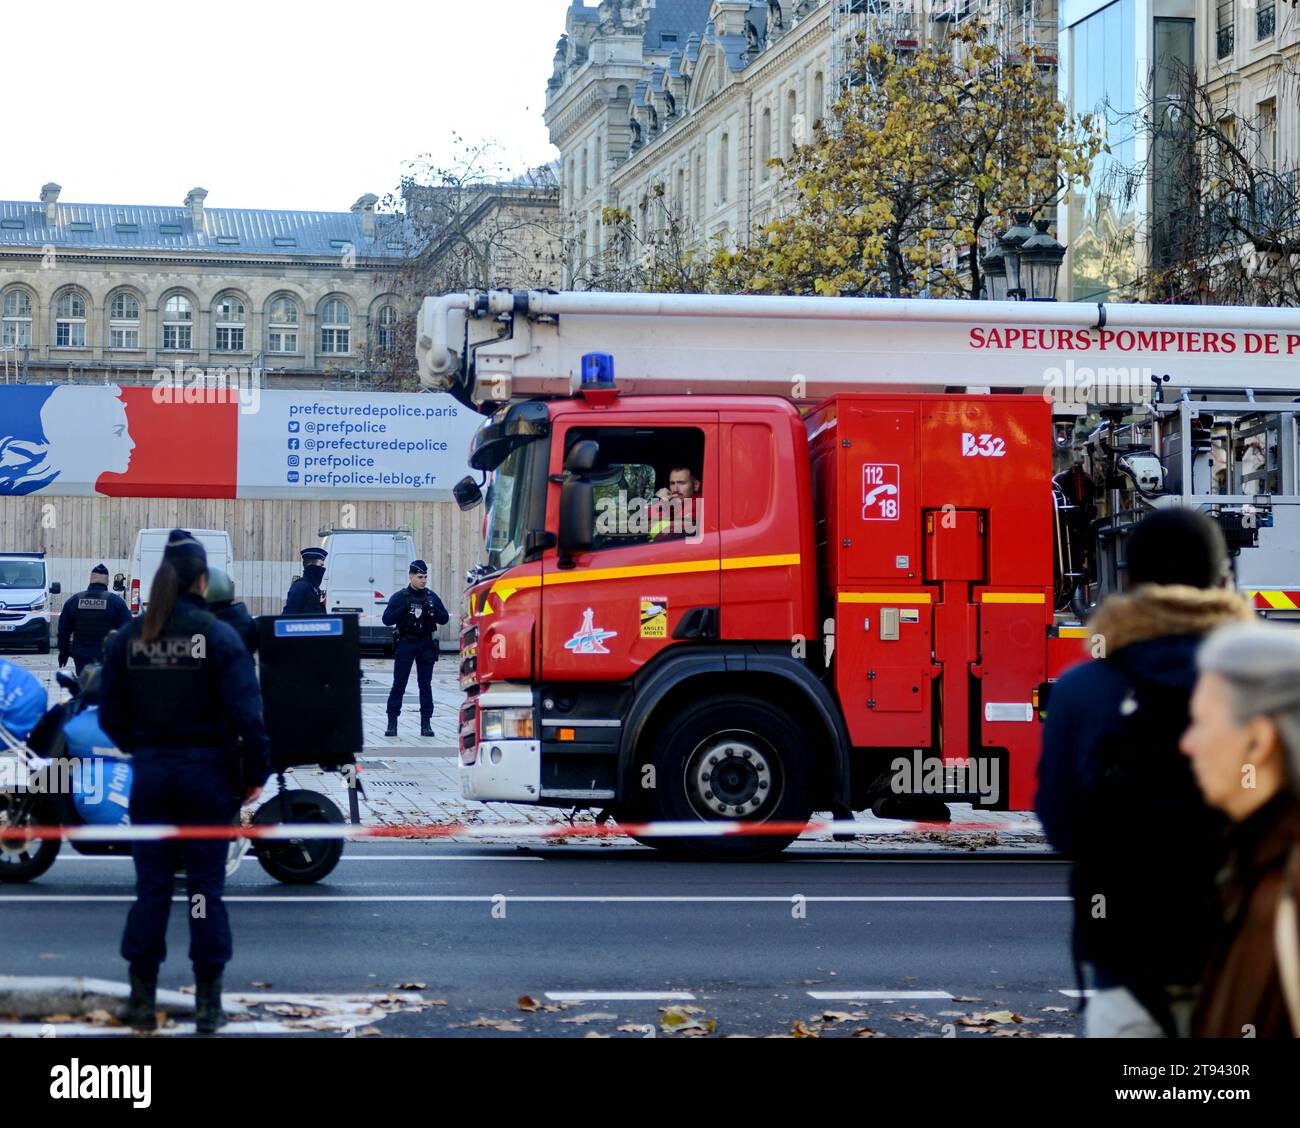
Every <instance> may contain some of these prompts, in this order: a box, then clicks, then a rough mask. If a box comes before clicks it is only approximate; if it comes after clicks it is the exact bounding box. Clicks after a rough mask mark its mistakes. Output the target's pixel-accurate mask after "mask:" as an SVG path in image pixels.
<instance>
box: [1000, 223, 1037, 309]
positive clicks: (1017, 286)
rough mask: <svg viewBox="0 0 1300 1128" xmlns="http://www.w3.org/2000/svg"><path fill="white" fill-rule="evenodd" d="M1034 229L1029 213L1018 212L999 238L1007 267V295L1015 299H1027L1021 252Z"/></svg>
mask: <svg viewBox="0 0 1300 1128" xmlns="http://www.w3.org/2000/svg"><path fill="white" fill-rule="evenodd" d="M1033 234H1034V229H1033V228H1032V227H1030V226H1029V213H1028V212H1017V213H1016V222H1015V223H1014V224H1013V225H1012V226H1011V227H1008V228H1007V230H1006V231H1004V232H1003V233H1002V235H1001V236H1000V237H999V239H998V245H999V246H1000V247H1001V248H1002V258H1003V261H1004V262H1005V263H1006V268H1007V297H1008V298H1010V299H1012V300H1013V301H1021V302H1023V301H1024V300H1025V297H1026V294H1025V289H1024V287H1023V286H1022V285H1021V281H1022V280H1021V277H1020V254H1021V251H1020V249H1021V247H1022V246H1024V244H1025V242H1026V241H1027V240H1029V239H1031V238H1032V237H1033Z"/></svg>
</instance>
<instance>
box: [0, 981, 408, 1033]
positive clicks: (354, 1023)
mask: <svg viewBox="0 0 1300 1128" xmlns="http://www.w3.org/2000/svg"><path fill="white" fill-rule="evenodd" d="M223 997H224V998H226V999H228V1000H230V1001H232V1002H238V1003H242V1004H243V1005H245V1006H257V1005H259V1004H267V1003H273V1004H281V1005H286V1004H287V1005H289V1006H297V1007H306V1008H311V1009H312V1011H313V1013H312V1014H311V1015H310V1016H306V1015H304V1016H301V1017H298V1016H295V1017H292V1018H278V1017H270V1018H260V1019H254V1020H252V1021H249V1022H239V1021H235V1022H228V1023H227V1024H226V1025H225V1026H223V1027H222V1028H221V1034H222V1036H223V1037H225V1036H226V1035H229V1034H320V1033H325V1034H331V1033H333V1034H340V1035H343V1036H345V1037H346V1036H348V1035H349V1034H350V1032H351V1031H354V1030H355V1029H357V1028H358V1027H362V1026H373V1025H374V1024H375V1023H377V1022H382V1021H383V1020H384V1018H385V1017H386V1016H387V1015H388V1014H389V1013H390V1012H389V1011H387V1010H385V1009H384V1008H383V1007H381V1006H380V1005H379V1004H380V1003H381V1002H387V1003H389V1004H392V1003H401V1004H403V1005H405V1006H412V1007H415V1006H422V1005H423V1003H424V998H423V996H422V995H420V994H418V993H413V992H408V991H391V992H387V993H367V994H356V995H311V994H290V993H285V992H275V993H272V992H266V991H226V992H224V993H223ZM51 1033H53V1034H54V1035H55V1036H56V1037H60V1038H68V1037H86V1038H91V1037H98V1038H106V1037H107V1038H112V1037H119V1038H120V1037H127V1036H130V1035H132V1034H133V1033H134V1031H132V1030H131V1029H130V1027H126V1026H100V1025H96V1024H94V1023H88V1022H60V1023H44V1022H15V1023H3V1022H0V1038H5V1037H8V1038H48V1037H50V1035H51ZM157 1033H158V1034H161V1035H163V1036H165V1037H177V1036H184V1035H188V1034H193V1033H194V1023H193V1022H192V1021H184V1022H181V1021H178V1022H177V1023H176V1025H175V1026H168V1027H163V1028H162V1029H160V1030H158V1031H157ZM352 1036H355V1035H352Z"/></svg>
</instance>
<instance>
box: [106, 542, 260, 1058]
mask: <svg viewBox="0 0 1300 1128" xmlns="http://www.w3.org/2000/svg"><path fill="white" fill-rule="evenodd" d="M207 581H208V561H207V554H206V552H205V551H204V549H203V545H202V544H200V543H199V542H198V541H197V540H195V539H194V536H193V535H192V534H191V533H189V532H187V531H186V530H184V529H173V530H172V531H171V534H170V536H169V537H168V539H167V548H166V549H165V550H164V552H163V560H162V564H161V565H160V567H159V568H158V574H157V575H156V576H155V577H154V581H153V586H152V588H151V589H150V592H149V608H148V611H147V612H146V613H145V614H144V615H143V616H142V617H141V618H138V619H133V620H132V621H131V623H130V624H129V625H128V626H126V627H124V628H123V629H121V630H119V631H118V632H117V633H116V634H114V635H113V637H112V638H111V639H110V640H109V643H108V646H107V648H106V653H105V656H104V673H103V687H102V692H101V695H100V705H99V721H100V724H101V726H102V727H103V729H104V731H105V732H106V733H107V734H108V736H109V737H110V739H112V741H113V743H114V744H116V745H117V747H118V748H120V749H122V751H124V752H127V753H129V754H130V755H131V767H132V773H133V774H132V780H131V801H130V813H131V824H132V825H133V826H148V825H150V824H154V825H157V824H164V825H179V826H186V827H202V826H226V827H228V826H230V825H231V824H232V823H234V822H235V820H236V819H237V818H238V817H239V808H240V802H241V800H242V801H243V803H245V804H248V803H253V802H255V801H256V800H257V798H258V796H259V795H260V794H261V791H262V784H264V783H265V782H266V779H267V777H268V776H269V775H270V772H271V759H270V740H269V738H268V737H267V732H266V726H265V724H264V723H263V721H262V696H261V694H260V693H259V692H258V686H257V678H256V676H255V674H254V672H253V660H252V658H251V657H249V654H248V650H247V649H246V648H245V646H244V644H243V642H241V641H240V639H239V637H238V636H237V635H236V634H235V632H234V631H233V630H232V629H231V628H230V627H228V626H226V624H225V623H221V622H218V621H217V619H216V618H214V617H213V616H212V614H211V613H210V612H209V611H208V610H207V609H206V606H205V603H204V598H203V597H204V592H205V591H206V590H207ZM236 741H238V742H239V743H238V747H239V752H238V754H236V753H235V752H233V751H232V749H233V748H234V747H235V746H236ZM228 845H229V844H228V842H227V841H226V840H225V839H220V838H215V839H206V838H196V839H182V840H181V841H180V842H179V843H178V842H174V841H165V840H164V841H157V842H136V843H134V844H133V846H132V850H131V853H132V856H133V858H134V860H135V876H136V900H135V904H134V905H132V907H131V911H130V914H129V915H128V916H127V921H126V932H125V934H124V935H123V937H122V949H121V950H122V958H123V959H125V960H126V961H127V964H128V966H129V970H130V978H131V997H130V1000H129V1001H128V1003H127V1006H126V1009H125V1010H124V1011H123V1013H122V1015H121V1019H122V1021H123V1022H125V1023H126V1024H127V1025H129V1026H131V1027H133V1028H134V1029H136V1030H154V1029H156V1025H157V1015H156V999H157V988H158V971H159V968H160V967H161V966H162V963H163V960H164V959H165V958H166V955H167V943H166V941H167V918H168V916H169V915H170V913H171V907H172V887H173V883H174V878H175V870H176V864H177V859H178V857H179V858H180V859H182V860H183V863H184V868H185V880H186V894H187V899H186V904H187V905H189V906H190V912H189V914H188V915H189V918H190V952H189V954H190V961H191V962H192V964H193V966H194V981H195V985H196V990H195V1025H196V1028H197V1030H198V1032H199V1033H200V1034H211V1033H213V1032H214V1031H216V1029H217V1028H218V1027H219V1026H221V1025H222V1023H223V1022H224V1021H225V1015H224V1014H223V1012H222V1009H221V980H222V973H223V971H224V970H225V966H226V964H227V963H228V962H229V961H230V957H231V951H232V946H231V938H230V923H229V919H228V917H227V915H226V908H225V905H224V904H223V903H222V899H221V898H222V894H223V892H224V891H225V883H226V858H227V850H228Z"/></svg>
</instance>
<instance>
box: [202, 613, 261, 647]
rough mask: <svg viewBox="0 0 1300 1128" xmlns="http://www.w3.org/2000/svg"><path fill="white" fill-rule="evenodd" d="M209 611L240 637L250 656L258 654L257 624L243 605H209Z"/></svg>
mask: <svg viewBox="0 0 1300 1128" xmlns="http://www.w3.org/2000/svg"><path fill="white" fill-rule="evenodd" d="M208 610H209V611H211V612H212V613H213V614H214V615H215V616H216V617H217V618H218V619H220V620H221V621H222V622H223V623H225V624H226V626H228V627H230V629H231V630H233V631H234V632H235V634H237V635H239V638H240V641H241V642H243V644H244V645H245V646H246V647H248V652H249V654H256V653H257V642H258V637H257V624H256V623H255V622H253V616H252V615H250V614H249V613H248V608H247V607H246V606H245V605H244V604H243V603H209V604H208Z"/></svg>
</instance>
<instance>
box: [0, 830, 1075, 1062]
mask: <svg viewBox="0 0 1300 1128" xmlns="http://www.w3.org/2000/svg"><path fill="white" fill-rule="evenodd" d="M132 889H133V875H132V868H131V865H130V862H129V861H125V860H118V859H111V860H109V859H88V858H83V857H80V856H78V855H76V854H74V853H73V852H72V851H71V850H70V848H68V847H66V846H65V848H64V852H63V853H62V854H61V855H60V857H59V860H58V861H57V862H56V863H55V865H54V867H53V869H51V870H50V871H49V872H48V873H47V874H46V875H45V876H44V877H42V878H41V879H39V880H38V881H37V882H35V883H32V884H30V885H23V886H13V885H9V886H0V906H3V907H2V908H0V920H3V922H4V923H3V932H2V933H0V935H2V937H3V944H4V948H3V955H0V974H11V975H44V976H49V975H89V976H96V977H102V978H109V979H115V980H121V979H124V978H125V974H124V973H125V969H124V967H123V965H122V963H121V961H120V959H119V958H118V957H117V945H118V941H119V939H120V934H121V929H122V924H123V921H124V920H125V916H126V912H127V908H128V905H129V903H130V901H131V898H132ZM179 893H183V888H181V887H179V886H178V894H179ZM228 900H229V902H230V905H231V916H232V920H233V925H234V930H235V949H236V951H235V959H234V962H233V963H232V964H231V965H230V967H229V968H228V969H227V976H226V989H227V991H231V990H234V989H243V988H248V987H251V986H253V985H260V986H265V985H267V984H271V985H273V988H274V990H275V991H277V992H293V993H312V994H325V995H331V994H340V995H342V994H348V993H355V992H371V991H383V990H388V989H396V988H404V989H407V990H411V991H418V992H419V994H420V995H421V997H422V998H423V999H424V1000H426V1002H427V1003H429V1004H431V1005H422V1006H419V1007H414V1008H411V1009H409V1010H407V1011H405V1012H403V1013H396V1014H390V1015H388V1016H387V1017H385V1019H384V1020H383V1022H382V1024H381V1026H382V1033H384V1034H387V1035H397V1034H406V1035H428V1034H447V1033H452V1034H476V1035H491V1034H493V1033H500V1032H501V1030H500V1027H499V1025H498V1024H499V1023H501V1022H505V1023H507V1024H509V1025H508V1026H507V1031H509V1030H510V1027H515V1026H517V1027H519V1028H521V1029H522V1031H523V1032H525V1033H531V1034H544V1035H567V1036H576V1035H581V1034H585V1033H588V1032H589V1031H600V1032H604V1033H610V1034H617V1036H622V1037H632V1036H636V1031H634V1030H633V1029H626V1030H623V1031H618V1027H619V1026H626V1027H629V1028H631V1027H643V1028H644V1031H645V1032H646V1033H649V1032H650V1031H651V1030H652V1029H656V1030H657V1031H658V1032H662V1031H663V1027H659V1026H657V1023H659V1022H660V1021H661V1020H662V1019H663V1017H664V1013H663V1011H662V1010H661V1008H663V1007H668V1006H674V1005H680V1006H685V1007H688V1008H698V1010H687V1011H686V1012H685V1014H686V1016H687V1022H688V1023H689V1022H692V1021H694V1022H700V1023H702V1024H704V1023H707V1022H709V1021H716V1023H717V1026H716V1033H717V1034H739V1033H743V1034H772V1033H789V1032H790V1031H791V1030H792V1029H793V1027H794V1024H795V1022H796V1021H800V1022H802V1023H803V1024H804V1025H805V1027H807V1028H808V1029H811V1030H814V1031H820V1033H821V1034H822V1036H832V1035H835V1034H852V1033H854V1032H856V1031H860V1030H863V1029H869V1030H872V1031H874V1032H876V1033H878V1034H890V1035H912V1036H914V1035H926V1036H931V1037H936V1036H942V1035H943V1034H948V1035H950V1036H953V1035H955V1036H961V1037H965V1036H972V1037H990V1036H991V1037H998V1036H1005V1035H1007V1034H1015V1035H1016V1036H1034V1035H1043V1034H1053V1033H1055V1034H1058V1035H1059V1034H1061V1033H1077V1034H1081V1033H1082V1031H1081V1022H1080V1020H1079V1018H1078V1017H1077V1016H1076V1014H1075V1013H1074V1009H1073V1008H1074V1005H1075V1004H1074V1001H1073V1000H1072V999H1070V998H1069V997H1067V996H1066V995H1065V994H1063V992H1064V991H1068V990H1071V989H1072V988H1073V987H1074V981H1073V972H1072V969H1071V964H1070V960H1069V951H1068V931H1069V911H1070V910H1069V903H1068V900H1067V891H1066V867H1065V866H1064V865H1063V864H1062V863H1060V862H1057V861H1055V860H1051V859H1037V858H1025V857H1017V858H1005V857H1003V858H997V857H992V858H991V857H988V856H985V855H981V856H978V857H975V856H964V857H954V858H936V857H935V856H934V855H933V854H931V855H927V856H924V857H913V858H907V857H900V856H898V855H897V854H891V855H889V856H888V857H880V858H863V857H861V856H855V857H846V856H844V855H843V854H840V853H837V854H828V855H825V856H818V855H817V854H815V853H808V852H801V853H799V854H798V855H787V856H785V857H783V858H781V859H779V860H777V861H773V862H767V863H761V864H748V865H722V864H713V863H680V862H671V861H666V860H663V859H661V858H659V857H658V855H656V854H654V853H653V852H651V851H649V850H645V851H640V850H626V849H624V850H619V851H618V852H617V854H615V853H614V852H613V851H611V850H608V849H604V850H602V848H600V847H598V846H563V847H538V848H537V849H535V850H524V849H518V848H514V849H512V848H485V847H475V846H463V845H452V844H446V843H438V844H428V843H416V842H407V843H400V844H398V843H395V844H373V845H372V844H369V843H363V844H349V845H348V847H347V849H346V851H345V853H344V857H343V860H342V862H341V863H340V865H339V867H338V869H337V870H336V871H335V872H334V874H332V875H331V876H330V878H329V879H328V880H327V881H326V882H324V883H322V884H320V885H316V886H308V887H288V886H284V885H280V884H279V883H277V882H276V881H274V880H273V879H272V878H270V877H269V876H268V875H267V874H265V873H264V872H263V871H262V869H261V867H260V866H258V865H257V864H256V862H255V861H254V860H253V859H252V858H251V857H249V858H246V859H245V861H244V863H243V865H242V867H241V868H240V870H239V871H238V873H236V874H235V876H234V877H233V878H232V879H231V881H230V883H229V885H228ZM185 928H186V920H185V912H184V908H183V907H181V906H180V905H178V906H177V908H176V910H175V912H174V915H173V918H172V929H171V932H170V934H169V949H170V951H171V952H172V953H173V955H172V957H171V959H170V961H169V963H168V965H167V966H166V968H165V969H164V972H163V977H162V981H161V983H162V985H163V986H164V987H179V986H182V985H184V984H188V983H190V982H191V981H192V976H191V974H190V971H189V967H188V965H187V963H186V962H185V960H184V953H185V952H186V949H187V937H186V935H185ZM412 985H415V986H412ZM628 992H631V993H637V994H638V995H641V996H643V997H636V998H601V997H599V996H602V995H609V994H610V993H628ZM912 992H924V993H927V994H925V995H923V996H910V995H909V994H908V993H912ZM854 993H875V994H874V995H873V994H866V995H864V996H863V997H861V998H851V997H845V996H846V995H852V994H854ZM521 996H529V997H531V998H532V999H533V1000H535V1001H536V1002H537V1003H538V1004H539V1005H540V1006H541V1007H543V1008H546V1007H553V1008H554V1009H549V1010H548V1009H540V1010H534V1011H527V1012H525V1011H523V1010H521V1009H520V1008H519V1006H518V1004H517V1000H518V999H519V998H520V997H521ZM575 996H577V997H575ZM819 996H821V997H819ZM1045 1008H1049V1009H1045ZM1062 1008H1065V1009H1062ZM827 1011H831V1012H836V1013H839V1014H841V1015H848V1016H852V1017H845V1018H839V1019H834V1020H831V1021H829V1022H827V1021H818V1022H814V1020H815V1019H820V1016H822V1015H823V1014H824V1013H825V1012H827ZM1004 1011H1011V1012H1014V1013H1015V1014H1017V1015H1019V1016H1021V1017H1022V1018H1024V1019H1026V1021H1025V1022H1023V1023H1020V1022H1014V1021H1013V1022H1007V1021H996V1020H993V1021H989V1020H981V1018H980V1016H982V1015H986V1014H988V1013H990V1012H994V1013H997V1012H1004ZM588 1015H601V1016H605V1017H599V1018H589V1017H586V1016H588ZM1003 1017H1005V1016H1003ZM574 1019H578V1020H579V1021H573V1020H574ZM981 1021H982V1022H983V1024H982V1025H970V1023H972V1022H981ZM471 1024H473V1025H471ZM0 1033H3V1027H2V1026H0ZM515 1036H518V1034H515Z"/></svg>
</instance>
